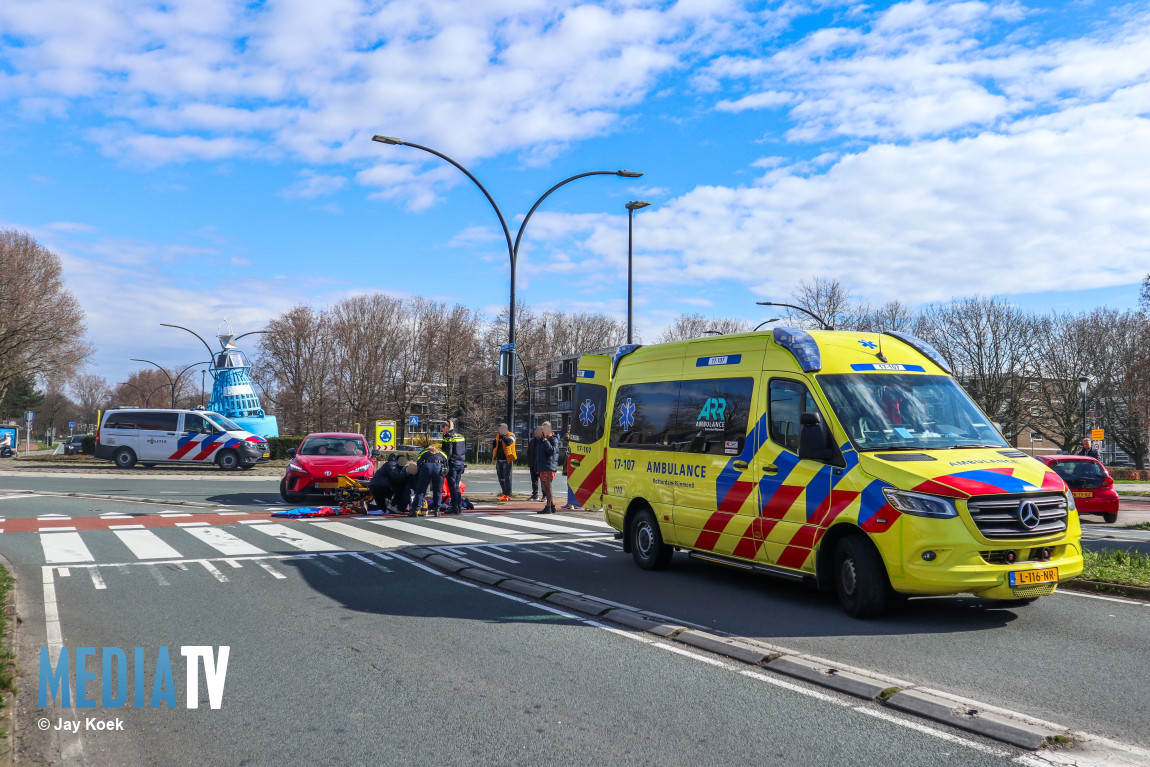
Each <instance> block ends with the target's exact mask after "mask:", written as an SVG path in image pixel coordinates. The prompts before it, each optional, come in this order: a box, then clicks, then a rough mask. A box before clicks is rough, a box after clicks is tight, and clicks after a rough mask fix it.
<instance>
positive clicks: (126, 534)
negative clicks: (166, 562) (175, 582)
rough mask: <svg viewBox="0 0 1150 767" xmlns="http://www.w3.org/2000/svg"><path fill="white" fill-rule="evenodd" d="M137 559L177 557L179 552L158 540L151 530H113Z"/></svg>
mask: <svg viewBox="0 0 1150 767" xmlns="http://www.w3.org/2000/svg"><path fill="white" fill-rule="evenodd" d="M112 532H114V533H115V534H116V537H117V538H119V539H120V541H121V542H122V543H123V544H124V545H125V546H127V547H128V548H129V549H131V551H132V553H133V554H134V555H135V556H136V558H138V559H179V558H180V552H178V551H176V550H175V549H173V548H172V547H171V546H169V545H168V544H166V543H164V542H163V541H162V540H160V536H158V535H156V534H155V533H153V532H152V531H151V530H113V531H112Z"/></svg>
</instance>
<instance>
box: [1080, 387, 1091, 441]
mask: <svg viewBox="0 0 1150 767" xmlns="http://www.w3.org/2000/svg"><path fill="white" fill-rule="evenodd" d="M1088 381H1089V379H1088V378H1087V377H1086V375H1085V374H1083V375H1080V376H1078V391H1080V392H1082V437H1083V438H1084V439H1085V438H1086V437H1089V436H1090V430H1089V429H1087V428H1086V383H1087V382H1088Z"/></svg>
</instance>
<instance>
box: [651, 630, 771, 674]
mask: <svg viewBox="0 0 1150 767" xmlns="http://www.w3.org/2000/svg"><path fill="white" fill-rule="evenodd" d="M671 639H672V641H674V642H682V643H683V644H685V645H690V646H691V647H697V648H699V649H700V650H707V651H708V652H713V653H715V654H716V655H725V656H726V657H728V658H731V659H733V660H738V661H742V662H743V663H749V664H751V665H752V666H761V665H763V663H765V662H766V661H767V660H769V659H770V658H771V657H772V654H771V653H770V652H768V651H766V650H763V649H762V648H759V647H756V646H755V645H752V644H751V643H750V642H746V641H742V640H739V639H728V638H727V637H721V636H717V635H715V634H708V633H707V632H706V631H699V630H697V629H687V630H686V631H680V632H679V633H678V634H676V635H675V636H674V637H672V638H671ZM776 657H777V655H776Z"/></svg>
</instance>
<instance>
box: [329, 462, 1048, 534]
mask: <svg viewBox="0 0 1150 767" xmlns="http://www.w3.org/2000/svg"><path fill="white" fill-rule="evenodd" d="M323 475H324V476H325V477H330V476H331V472H330V471H325V472H324V473H323ZM1030 505H1031V506H1033V505H1034V504H1033V503H1032V504H1030ZM1023 524H1025V523H1023ZM1034 524H1035V525H1036V524H1038V523H1037V522H1035V523H1034ZM1030 527H1034V525H1030Z"/></svg>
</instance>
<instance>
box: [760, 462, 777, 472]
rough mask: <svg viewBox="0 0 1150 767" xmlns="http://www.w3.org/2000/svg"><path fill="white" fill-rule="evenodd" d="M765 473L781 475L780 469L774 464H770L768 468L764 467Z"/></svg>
mask: <svg viewBox="0 0 1150 767" xmlns="http://www.w3.org/2000/svg"><path fill="white" fill-rule="evenodd" d="M763 473H764V474H778V473H779V467H778V466H775V465H774V464H773V463H768V464H767V465H766V466H764V467H763Z"/></svg>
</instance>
